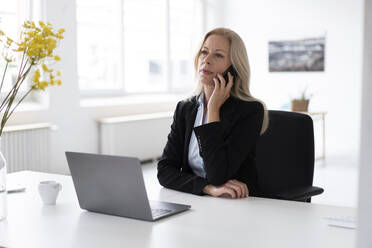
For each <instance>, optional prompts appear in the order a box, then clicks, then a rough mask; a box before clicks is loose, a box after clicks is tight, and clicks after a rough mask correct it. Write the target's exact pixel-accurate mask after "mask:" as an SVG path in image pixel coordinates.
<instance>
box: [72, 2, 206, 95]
mask: <svg viewBox="0 0 372 248" xmlns="http://www.w3.org/2000/svg"><path fill="white" fill-rule="evenodd" d="M201 10H202V0H188V1H181V0H111V1H99V0H93V1H92V0H77V25H78V29H77V30H78V34H77V35H78V75H79V86H80V89H81V90H82V91H83V92H86V93H88V92H96V93H97V94H98V95H100V94H104V93H105V92H107V93H109V94H113V93H114V92H115V93H119V94H136V93H156V92H163V93H164V92H174V91H185V90H189V89H191V88H193V87H194V79H193V78H194V69H193V57H194V56H195V53H196V48H197V45H199V42H200V41H201V38H202V31H203V30H202V26H203V25H202V22H203V19H202V11H201Z"/></svg>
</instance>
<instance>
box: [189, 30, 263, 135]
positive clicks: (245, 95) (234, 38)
mask: <svg viewBox="0 0 372 248" xmlns="http://www.w3.org/2000/svg"><path fill="white" fill-rule="evenodd" d="M211 35H220V36H223V37H225V38H226V39H227V40H228V41H229V43H230V60H231V63H232V66H233V67H234V69H235V71H236V72H237V76H236V77H235V79H234V85H233V87H232V88H231V92H230V94H231V95H232V96H234V97H236V98H239V99H241V100H245V101H250V102H253V101H256V102H260V103H261V104H262V105H263V108H264V119H263V122H262V127H261V132H260V134H263V133H264V132H265V131H266V130H267V128H268V126H269V114H268V111H267V108H266V104H265V103H264V102H263V101H261V100H259V99H257V98H254V97H253V96H252V95H251V92H250V90H249V84H250V75H251V72H250V68H249V61H248V55H247V50H246V48H245V45H244V42H243V40H242V39H241V38H240V36H239V35H238V34H237V33H235V32H234V31H232V30H230V29H227V28H216V29H213V30H211V31H209V32H208V33H207V34H206V35H205V36H204V39H203V42H202V43H201V46H200V48H199V51H198V52H197V54H196V56H195V60H194V67H195V75H197V71H198V61H199V56H200V52H201V49H202V47H203V44H204V43H205V41H206V40H207V38H208V37H209V36H211ZM202 90H203V85H202V84H201V82H200V81H199V82H198V85H197V88H196V91H195V94H196V95H199V94H200V93H201V92H202Z"/></svg>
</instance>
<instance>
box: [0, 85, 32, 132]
mask: <svg viewBox="0 0 372 248" xmlns="http://www.w3.org/2000/svg"><path fill="white" fill-rule="evenodd" d="M31 91H32V88H30V89H29V90H28V91H27V92H26V93H25V94H24V96H23V97H22V98H21V99H20V100H19V101H18V103H17V105H15V107H14V108H13V109H12V111H10V114H9V115H8V116H7V118H6V121H5V122H7V121H8V119H9V118H10V116H11V115H12V114H13V112H14V110H15V109H16V108H17V107H18V105H19V104H20V103H21V102H22V101H23V100H24V99H25V98H26V96H27V95H28V94H30V92H31ZM1 132H2V130H0V136H1Z"/></svg>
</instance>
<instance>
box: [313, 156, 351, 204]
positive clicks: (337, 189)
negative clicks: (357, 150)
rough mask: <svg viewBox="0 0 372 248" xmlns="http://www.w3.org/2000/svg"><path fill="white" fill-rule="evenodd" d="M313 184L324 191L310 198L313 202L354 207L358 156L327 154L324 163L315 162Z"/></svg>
mask: <svg viewBox="0 0 372 248" xmlns="http://www.w3.org/2000/svg"><path fill="white" fill-rule="evenodd" d="M313 185H314V186H319V187H322V188H324V193H323V194H321V195H319V196H315V197H313V198H312V202H313V203H320V204H327V205H336V206H347V207H356V206H357V203H358V158H357V156H356V155H352V154H350V155H343V156H328V157H327V160H326V162H325V163H322V162H317V163H316V164H315V169H314V183H313Z"/></svg>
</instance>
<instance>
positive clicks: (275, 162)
mask: <svg viewBox="0 0 372 248" xmlns="http://www.w3.org/2000/svg"><path fill="white" fill-rule="evenodd" d="M269 119H270V122H269V128H268V130H267V131H266V132H265V133H264V134H263V135H262V136H261V137H260V138H259V140H258V142H257V147H256V165H257V172H258V183H259V185H260V188H261V191H262V193H263V195H264V197H265V196H266V197H270V196H273V195H275V194H277V193H279V192H282V191H285V190H291V189H294V188H297V187H302V186H312V184H313V175H314V129H313V120H312V119H311V117H310V116H308V115H306V114H301V113H296V112H288V111H275V110H269Z"/></svg>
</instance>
